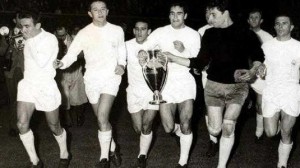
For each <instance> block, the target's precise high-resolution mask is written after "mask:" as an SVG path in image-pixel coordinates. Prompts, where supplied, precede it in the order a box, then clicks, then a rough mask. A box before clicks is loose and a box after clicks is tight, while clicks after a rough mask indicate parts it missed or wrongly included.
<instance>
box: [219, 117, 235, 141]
mask: <svg viewBox="0 0 300 168" xmlns="http://www.w3.org/2000/svg"><path fill="white" fill-rule="evenodd" d="M235 124H236V121H233V120H228V119H224V120H223V124H222V135H223V136H224V137H230V136H231V135H233V134H234V131H235Z"/></svg>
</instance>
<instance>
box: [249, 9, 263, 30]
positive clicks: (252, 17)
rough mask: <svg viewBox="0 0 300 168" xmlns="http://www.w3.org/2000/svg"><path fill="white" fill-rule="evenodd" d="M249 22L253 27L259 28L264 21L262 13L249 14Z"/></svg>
mask: <svg viewBox="0 0 300 168" xmlns="http://www.w3.org/2000/svg"><path fill="white" fill-rule="evenodd" d="M248 23H249V25H250V27H251V28H258V27H260V24H261V23H262V19H261V15H260V13H259V12H254V13H250V14H249V18H248Z"/></svg>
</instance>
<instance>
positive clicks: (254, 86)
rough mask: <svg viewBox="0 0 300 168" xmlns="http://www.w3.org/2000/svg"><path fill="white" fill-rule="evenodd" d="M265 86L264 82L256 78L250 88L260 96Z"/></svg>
mask: <svg viewBox="0 0 300 168" xmlns="http://www.w3.org/2000/svg"><path fill="white" fill-rule="evenodd" d="M265 85H266V84H265V80H262V79H261V78H257V79H256V80H255V82H253V83H252V84H251V87H252V89H253V90H254V91H255V92H256V93H258V94H260V95H261V94H262V92H263V89H264V88H265Z"/></svg>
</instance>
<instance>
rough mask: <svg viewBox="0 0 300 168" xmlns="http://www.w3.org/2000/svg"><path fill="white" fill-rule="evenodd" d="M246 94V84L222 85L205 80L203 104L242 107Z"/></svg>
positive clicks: (247, 88)
mask: <svg viewBox="0 0 300 168" xmlns="http://www.w3.org/2000/svg"><path fill="white" fill-rule="evenodd" d="M248 92H249V85H248V84H247V83H236V84H223V83H218V82H214V81H211V80H207V83H206V85H205V88H204V98H205V104H206V105H207V106H218V107H219V106H223V107H224V106H225V105H227V104H240V105H243V104H244V102H245V99H246V97H247V96H248Z"/></svg>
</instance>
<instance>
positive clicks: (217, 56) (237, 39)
mask: <svg viewBox="0 0 300 168" xmlns="http://www.w3.org/2000/svg"><path fill="white" fill-rule="evenodd" d="M201 43H202V46H201V49H200V52H199V54H198V56H197V58H191V59H190V67H191V68H197V69H200V70H202V69H203V68H204V67H205V66H206V65H208V64H209V68H208V69H207V74H208V76H207V78H208V79H209V80H212V81H215V82H219V83H225V84H230V83H236V82H235V81H234V72H235V70H237V69H249V60H251V61H260V62H263V60H264V53H263V51H262V49H261V43H260V41H259V39H258V38H257V35H256V34H255V33H254V32H253V31H251V30H249V29H246V28H241V27H240V26H238V25H236V24H232V25H231V26H229V27H227V28H211V29H208V30H206V32H205V34H204V36H203V39H202V41H201Z"/></svg>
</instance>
